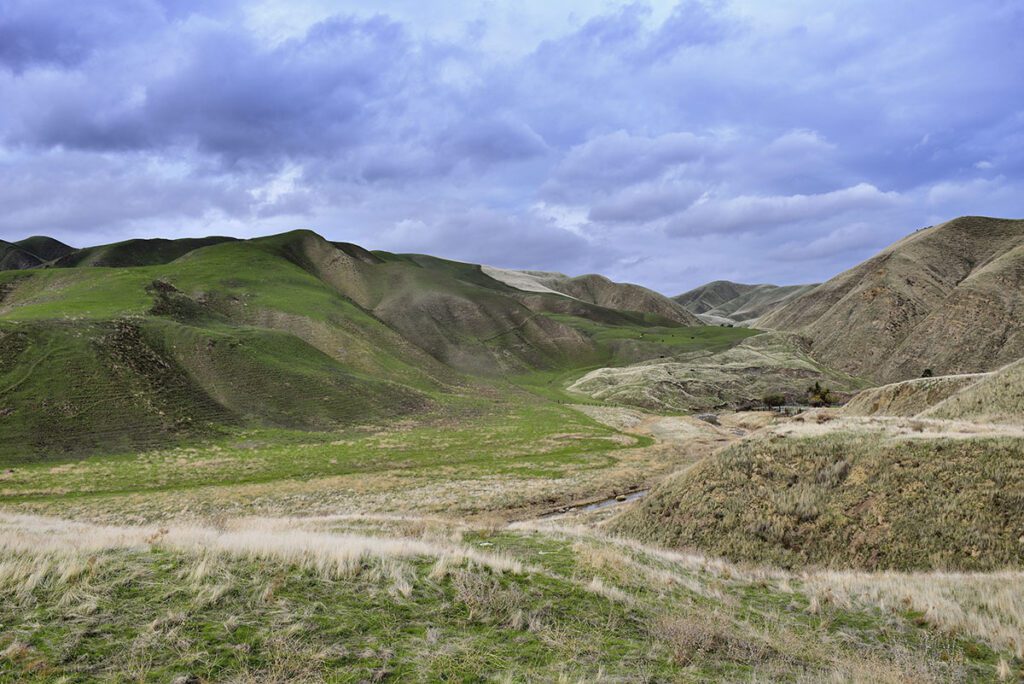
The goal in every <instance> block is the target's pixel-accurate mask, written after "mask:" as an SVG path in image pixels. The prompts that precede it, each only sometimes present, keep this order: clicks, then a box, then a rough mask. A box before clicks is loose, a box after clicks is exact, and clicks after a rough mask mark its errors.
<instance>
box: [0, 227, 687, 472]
mask: <svg viewBox="0 0 1024 684" xmlns="http://www.w3.org/2000/svg"><path fill="white" fill-rule="evenodd" d="M33 240H35V241H37V242H39V240H38V239H33ZM53 266H54V267H53V268H45V269H37V268H33V269H29V270H11V271H3V272H0V421H2V425H3V428H4V429H3V434H4V439H3V440H2V443H0V458H2V459H4V460H9V461H10V460H12V459H13V460H26V459H28V460H31V459H35V458H39V457H43V456H45V457H47V458H56V459H59V458H62V457H65V456H68V455H80V454H87V453H94V452H99V451H107V452H118V451H129V450H139V449H146V448H151V447H153V446H155V445H159V444H162V443H164V442H167V441H172V442H173V441H175V440H191V439H195V438H199V437H202V436H204V435H211V434H217V433H218V432H220V431H222V430H223V429H227V428H229V427H230V428H232V429H235V428H243V427H246V426H264V427H285V428H299V429H314V430H327V429H332V428H335V427H338V426H345V425H355V424H363V423H366V422H374V421H382V420H391V419H395V418H397V417H400V416H412V415H418V414H421V413H423V412H424V411H430V410H432V408H438V407H440V406H442V405H446V404H447V403H448V402H449V400H450V399H451V398H453V397H458V396H462V395H463V394H464V392H463V389H462V388H463V387H464V386H466V385H467V384H470V385H473V386H475V387H476V388H477V390H476V391H475V392H474V393H473V396H474V397H475V398H473V399H463V400H460V401H463V403H465V402H466V401H469V403H476V404H481V405H482V404H483V403H485V402H486V399H484V398H483V396H484V395H486V393H487V390H486V388H485V385H486V386H492V385H493V383H495V382H504V380H502V378H505V377H516V378H519V377H522V376H530V375H531V374H534V375H532V376H531V377H533V378H534V379H535V378H536V377H537V376H536V375H535V374H536V373H541V374H545V373H546V374H555V375H557V374H561V373H566V372H572V370H573V369H580V372H583V370H585V369H587V368H591V367H594V366H596V365H604V364H609V363H611V364H615V363H627V362H632V361H635V360H637V359H640V358H650V357H652V356H657V355H659V354H662V353H664V351H663V350H664V347H665V344H664V343H663V342H662V341H660V340H662V338H665V337H666V336H668V337H672V336H673V335H675V336H681V335H682V334H683V333H685V332H686V331H688V330H690V329H689V328H685V327H680V326H679V324H678V323H677V322H676V321H673V320H670V319H667V318H665V317H663V316H660V315H659V314H658V313H657V311H658V310H659V309H658V308H657V307H656V306H655V307H654V310H653V311H632V310H619V309H613V308H609V307H606V306H601V305H599V304H595V303H592V302H588V301H583V300H581V299H578V298H572V297H567V296H565V295H563V294H559V293H535V292H524V291H522V290H519V289H516V288H513V287H510V286H508V285H507V284H505V283H503V282H501V281H499V280H495V279H494V278H491V277H490V276H488V275H486V274H485V273H484V272H483V270H482V269H481V267H480V266H476V265H473V264H465V263H460V262H453V261H447V260H444V259H438V258H435V257H429V256H424V255H398V254H390V253H385V252H376V253H374V252H369V251H367V250H365V249H363V248H361V247H358V246H357V245H352V244H348V243H337V244H332V243H329V242H327V241H326V240H324V239H323V238H321V237H320V236H318V235H316V234H315V233H312V232H309V231H295V232H291V233H285V234H282V235H277V236H272V237H268V238H260V239H255V240H232V239H226V238H209V239H199V240H175V241H169V240H132V241H128V242H123V243H118V244H116V245H107V246H103V247H97V248H87V249H82V250H77V251H74V252H72V253H71V254H69V255H66V256H64V257H62V258H59V259H57V261H56V262H54V263H53ZM603 287H604V288H605V289H606V290H607V291H608V292H613V293H614V290H615V288H616V285H615V284H614V283H611V282H610V281H607V282H606V283H604V284H603ZM629 287H632V286H629ZM629 291H630V292H632V290H629ZM626 300H627V301H629V302H632V303H634V305H636V306H640V307H641V308H643V306H644V305H645V303H646V302H647V301H649V300H648V299H643V298H641V299H639V300H638V299H630V298H629V297H627V298H626ZM650 301H654V300H653V299H651V300H650ZM657 306H660V303H658V304H657ZM645 330H649V331H660V332H661V336H660V337H659V338H658V339H651V340H645V339H643V334H642V332H643V331H645ZM652 337H653V336H652ZM481 383H482V384H481Z"/></svg>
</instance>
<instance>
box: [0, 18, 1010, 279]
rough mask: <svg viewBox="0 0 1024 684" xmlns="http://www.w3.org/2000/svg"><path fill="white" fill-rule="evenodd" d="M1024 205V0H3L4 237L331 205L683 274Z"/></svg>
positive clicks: (366, 221) (212, 225) (395, 233)
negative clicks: (770, 0) (554, 0)
mask: <svg viewBox="0 0 1024 684" xmlns="http://www.w3.org/2000/svg"><path fill="white" fill-rule="evenodd" d="M963 214H985V215H992V216H1010V217H1020V216H1024V5H1022V3H1021V2H1020V1H1019V0H1005V1H1003V0H976V1H973V2H963V1H962V0H956V1H951V0H929V1H927V2H925V1H923V0H905V1H901V2H892V0H884V1H875V0H848V1H846V2H820V0H796V1H788V0H785V1H780V2H764V1H763V0H737V1H735V2H729V1H724V0H723V1H721V2H717V1H713V0H712V1H709V2H701V1H699V0H684V1H683V2H678V3H676V2H671V1H666V2H662V1H661V0H656V1H653V2H636V3H619V2H602V1H600V0H597V1H594V0H591V1H584V0H558V2H552V1H551V0H543V1H542V0H516V1H512V0H508V1H505V2H497V1H487V0H484V1H480V0H476V1H472V0H445V1H444V2H424V1H423V0H377V1H376V2H346V1H334V2H327V1H325V0H287V1H286V0H261V1H257V2H244V3H243V2H233V1H232V0H210V1H207V2H198V1H193V0H177V1H171V0H90V2H77V1H72V0H66V1H64V2H59V1H54V0H0V238H4V239H8V240H13V239H19V238H21V237H24V236H27V235H32V234H40V233H41V234H48V235H53V236H55V237H58V238H60V239H62V240H64V241H66V242H69V243H71V244H73V245H75V246H84V245H88V244H96V243H101V242H111V241H115V240H119V239H125V238H128V237H151V236H162V237H177V236H186V235H209V234H222V235H223V234H227V235H236V236H240V237H247V236H255V235H262V234H267V233H272V232H281V231H284V230H290V229H293V228H312V229H314V230H317V231H318V232H320V233H321V234H323V235H325V236H327V237H329V238H332V239H336V240H349V241H354V242H358V243H360V244H363V245H365V246H367V247H371V248H379V249H389V250H394V251H416V252H428V253H433V254H437V255H439V256H447V257H450V258H455V259H461V260H466V261H474V262H483V263H489V264H494V265H499V266H507V267H517V268H537V269H546V270H560V271H564V272H567V273H571V274H579V273H584V272H593V271H597V272H602V273H605V274H607V275H609V276H611V277H614V278H616V279H620V280H628V281H632V282H639V283H642V284H645V285H648V286H650V287H654V288H656V289H659V290H661V291H664V292H666V293H669V294H674V293H677V292H680V291H683V290H685V289H688V288H690V287H692V286H695V285H697V284H700V283H702V282H705V281H707V280H711V279H715V278H728V279H734V280H741V281H746V282H777V283H797V282H807V281H812V280H819V279H824V278H827V277H830V276H831V275H834V274H835V273H836V272H838V271H840V270H842V269H843V268H846V267H849V266H851V265H853V264H855V263H856V262H858V261H860V260H862V259H863V258H864V257H866V256H868V255H870V254H871V253H873V252H874V251H877V250H878V249H879V248H881V247H883V246H885V245H886V244H888V243H890V242H892V241H893V240H895V239H897V238H899V237H901V236H902V235H904V234H906V233H908V232H911V231H913V230H914V229H916V228H919V227H922V226H925V225H930V224H933V223H937V222H940V221H943V220H946V219H948V218H952V217H955V216H958V215H963Z"/></svg>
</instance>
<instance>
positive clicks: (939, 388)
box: [842, 374, 986, 416]
mask: <svg viewBox="0 0 1024 684" xmlns="http://www.w3.org/2000/svg"><path fill="white" fill-rule="evenodd" d="M985 377H986V374H971V375H943V376H939V377H933V378H917V379H915V380H904V381H903V382H895V383H892V384H889V385H882V386H881V387H871V388H868V389H866V390H862V391H861V392H859V393H858V394H857V395H856V396H855V397H854V398H853V399H851V400H850V401H849V402H848V403H847V404H846V405H845V406H843V409H842V412H843V415H847V416H916V415H917V414H919V413H921V412H922V411H926V410H927V409H929V408H931V407H932V406H935V405H936V404H938V403H939V402H942V401H944V400H945V399H948V398H949V397H951V396H953V395H955V394H957V393H958V392H960V391H962V390H963V389H964V388H967V387H970V386H971V385H973V384H974V383H976V382H978V381H979V380H981V379H983V378H985Z"/></svg>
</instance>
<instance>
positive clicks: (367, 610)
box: [0, 517, 1012, 682]
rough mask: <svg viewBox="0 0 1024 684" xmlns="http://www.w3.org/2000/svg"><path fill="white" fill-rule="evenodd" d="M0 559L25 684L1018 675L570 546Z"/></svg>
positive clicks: (982, 649) (351, 541)
mask: <svg viewBox="0 0 1024 684" xmlns="http://www.w3.org/2000/svg"><path fill="white" fill-rule="evenodd" d="M367 535H371V536H367ZM0 546H3V547H4V549H3V551H2V553H3V557H4V559H5V560H6V563H4V564H0V597H2V599H3V600H2V601H0V676H7V677H10V678H13V679H16V680H18V681H26V682H33V681H38V682H45V681H54V680H56V679H59V678H62V677H63V678H65V679H63V680H62V681H72V682H77V681H95V680H96V679H103V680H108V679H109V680H115V681H119V680H125V681H127V680H131V681H170V680H172V679H174V678H176V677H185V678H188V677H193V678H196V679H197V680H198V681H204V680H208V679H217V680H220V679H225V678H228V679H233V680H241V681H268V680H273V681H340V682H357V681H368V680H370V681H372V680H396V681H441V680H445V681H477V680H482V679H490V678H495V677H497V678H499V679H501V680H502V681H516V682H518V681H523V682H527V681H558V680H569V681H594V680H614V681H637V682H639V681H652V680H653V681H694V682H696V681H708V680H728V681H737V680H750V679H755V678H756V679H757V680H758V681H763V680H764V678H765V677H768V678H770V679H771V680H773V681H793V680H808V679H809V680H814V681H823V680H826V679H835V680H840V681H848V680H856V681H879V682H897V681H908V680H912V681H952V680H967V679H969V680H971V681H995V679H996V668H997V666H998V665H999V663H1000V660H1002V661H1003V667H1004V668H1005V667H1006V662H1007V661H1010V660H1012V657H1010V656H1008V655H1007V654H1006V651H1005V648H1006V646H1005V644H1003V643H999V644H994V645H995V646H996V647H997V648H999V649H1000V650H993V647H992V646H990V645H988V644H986V643H984V642H982V641H981V640H980V639H979V638H978V637H977V636H971V635H958V634H949V633H944V632H942V631H939V630H936V629H934V628H933V626H932V625H931V623H930V622H929V620H927V619H922V615H921V614H920V613H916V612H914V608H916V606H914V605H913V604H911V605H908V606H907V607H905V608H901V609H899V610H896V611H894V612H892V613H884V612H881V611H879V610H878V609H876V608H872V607H870V606H869V605H865V604H864V603H857V604H853V605H840V604H839V603H838V602H830V601H828V600H826V599H824V595H825V593H824V592H823V591H819V590H812V589H811V588H807V589H805V588H804V587H803V586H801V583H800V582H796V581H793V579H791V578H789V577H786V576H783V575H780V574H777V573H776V574H772V573H756V572H751V573H748V572H744V571H742V570H739V569H737V568H732V567H729V566H725V565H722V564H720V563H715V562H711V561H707V560H706V559H700V558H687V557H682V556H675V555H672V554H666V553H664V552H659V551H657V550H654V549H648V548H644V547H641V546H638V545H635V544H619V543H617V542H613V541H610V540H608V539H606V538H603V537H601V536H597V535H587V534H579V533H574V532H567V533H562V532H557V531H556V532H532V531H529V530H523V531H499V532H494V531H488V530H477V529H472V528H456V529H452V528H449V527H445V526H443V525H441V526H438V525H437V524H435V523H431V522H429V521H421V520H416V519H407V520H401V519H393V520H391V521H383V520H373V519H369V520H367V519H364V520H362V521H360V520H349V521H346V520H344V519H340V520H335V521H333V522H330V521H329V522H327V523H321V524H319V525H317V524H305V525H303V524H297V523H295V522H294V521H292V522H288V521H252V522H249V523H246V524H242V525H241V526H239V525H237V524H236V525H231V526H229V527H227V528H226V529H220V530H211V529H196V528H188V527H181V526H177V525H173V524H172V525H170V526H168V527H166V528H163V529H161V530H157V529H156V528H150V529H132V528H92V527H89V526H78V525H69V524H66V523H60V522H51V521H39V520H35V519H25V518H13V519H12V518H6V517H5V518H3V520H2V522H0Z"/></svg>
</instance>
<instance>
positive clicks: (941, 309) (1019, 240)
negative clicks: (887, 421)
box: [758, 216, 1024, 382]
mask: <svg viewBox="0 0 1024 684" xmlns="http://www.w3.org/2000/svg"><path fill="white" fill-rule="evenodd" d="M1022 288H1024V220H1009V219H994V218H985V217H979V216H967V217H962V218H958V219H954V220H952V221H949V222H947V223H943V224H941V225H937V226H934V227H931V228H926V229H923V230H919V231H917V232H916V233H914V234H912V235H910V236H908V237H906V238H904V239H903V240H900V241H899V242H897V243H895V244H894V245H892V246H890V247H888V248H886V249H885V250H883V251H882V252H880V253H879V254H877V255H876V256H874V257H872V258H871V259H868V260H867V261H865V262H864V263H862V264H860V265H858V266H856V267H854V268H852V269H850V270H848V271H846V272H845V273H841V274H840V275H838V276H836V277H835V278H832V279H831V280H829V281H828V282H826V283H823V284H822V285H819V286H818V287H815V288H813V289H812V290H810V291H808V292H806V293H804V294H802V295H800V296H798V297H796V298H795V299H792V300H791V301H789V302H788V303H786V304H785V305H783V306H782V307H780V308H778V309H776V310H775V311H773V312H771V313H769V314H767V315H765V316H763V317H762V318H760V319H759V320H758V326H759V327H762V328H768V329H774V330H785V331H789V332H795V333H798V334H800V335H803V336H805V337H807V338H808V339H809V340H810V341H811V353H812V355H814V356H815V358H817V359H818V360H820V361H821V362H823V363H826V364H828V365H831V366H834V367H836V368H839V369H841V370H844V371H846V372H848V373H851V374H854V375H861V376H865V377H869V378H872V379H873V380H875V381H876V382H892V381H898V380H906V379H909V378H915V377H919V376H921V375H922V373H923V372H924V371H925V370H926V369H931V370H932V371H933V372H934V374H936V375H950V374H961V373H974V372H985V371H990V370H993V369H995V368H998V367H1000V366H1003V365H1005V364H1007V363H1010V362H1011V361H1015V360H1017V359H1019V358H1021V357H1022V356H1024V324H1022V322H1024V297H1022V296H1021V292H1022Z"/></svg>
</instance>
